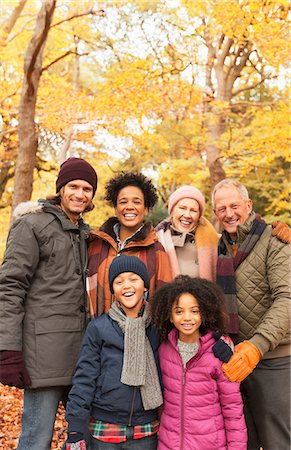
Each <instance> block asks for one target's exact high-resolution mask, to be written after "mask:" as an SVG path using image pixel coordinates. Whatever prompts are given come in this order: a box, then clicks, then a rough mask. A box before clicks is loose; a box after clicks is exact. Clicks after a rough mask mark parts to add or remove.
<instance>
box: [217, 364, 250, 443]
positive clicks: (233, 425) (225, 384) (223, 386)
mask: <svg viewBox="0 0 291 450" xmlns="http://www.w3.org/2000/svg"><path fill="white" fill-rule="evenodd" d="M216 376H217V378H216V381H217V388H218V395H219V400H220V405H221V409H222V415H223V418H224V425H225V432H226V441H227V449H228V450H246V449H247V429H246V424H245V418H244V414H243V402H242V398H241V393H240V385H239V383H231V382H230V381H229V380H228V379H227V378H226V377H225V375H224V374H223V372H222V370H221V369H217V375H216Z"/></svg>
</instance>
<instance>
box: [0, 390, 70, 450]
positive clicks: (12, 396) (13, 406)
mask: <svg viewBox="0 0 291 450" xmlns="http://www.w3.org/2000/svg"><path fill="white" fill-rule="evenodd" d="M22 405H23V390H21V389H17V388H15V387H9V386H3V385H2V384H0V450H15V449H16V448H17V442H18V437H19V433H20V430H21V413H22ZM65 438H66V421H65V419H64V409H63V407H62V406H60V408H59V410H58V412H57V417H56V421H55V432H54V436H53V442H52V450H60V449H61V448H62V445H63V443H64V441H65Z"/></svg>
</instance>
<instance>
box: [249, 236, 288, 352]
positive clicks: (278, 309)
mask: <svg viewBox="0 0 291 450" xmlns="http://www.w3.org/2000/svg"><path fill="white" fill-rule="evenodd" d="M290 255H291V245H290V244H284V243H282V242H280V241H279V240H278V239H277V238H276V237H270V240H269V246H268V253H267V265H266V271H267V274H266V275H267V279H268V284H269V292H270V297H271V305H270V307H269V309H268V310H267V312H266V313H265V315H264V317H263V319H262V321H261V322H260V324H259V325H258V327H257V329H256V333H255V334H254V336H253V337H252V338H251V339H250V341H251V342H252V344H254V345H255V346H256V347H257V348H258V349H259V350H260V352H261V354H262V355H264V353H266V352H267V351H270V350H274V349H275V348H276V347H277V346H278V345H279V344H280V343H281V342H282V341H283V340H284V339H285V338H286V336H287V334H288V333H289V330H290V313H291V310H290V306H291V301H290V300H291V284H290Z"/></svg>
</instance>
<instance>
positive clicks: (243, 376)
mask: <svg viewBox="0 0 291 450" xmlns="http://www.w3.org/2000/svg"><path fill="white" fill-rule="evenodd" d="M212 201H213V210H214V213H215V215H216V217H217V218H218V220H219V222H220V224H221V225H222V227H223V231H222V236H221V238H220V241H219V252H218V253H219V256H218V265H217V282H218V284H220V285H221V286H222V288H223V289H224V292H225V294H226V301H227V309H228V313H229V333H230V335H231V337H232V338H233V340H234V343H235V352H234V354H233V356H232V357H231V358H230V360H229V362H228V363H225V364H223V369H224V373H225V375H226V376H227V377H228V378H229V379H230V380H231V381H236V382H240V381H242V384H241V390H242V395H243V399H244V406H245V415H246V421H247V428H248V449H260V447H263V448H264V450H286V449H288V448H289V446H290V379H291V377H290V304H291V303H290V297H291V296H290V265H289V262H288V260H289V258H290V245H287V244H285V243H283V242H281V241H279V240H278V239H277V238H276V237H273V236H272V233H271V231H272V227H271V226H268V225H267V224H266V223H265V221H264V220H263V219H262V218H261V217H260V216H259V215H258V214H256V213H255V212H254V211H253V207H252V200H251V199H250V198H249V194H248V191H247V189H246V187H245V186H244V185H243V184H241V183H240V182H238V181H237V180H234V179H225V180H222V181H221V182H219V183H218V184H217V185H216V186H215V187H214V191H213V194H212ZM289 261H290V260H289Z"/></svg>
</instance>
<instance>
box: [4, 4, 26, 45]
mask: <svg viewBox="0 0 291 450" xmlns="http://www.w3.org/2000/svg"><path fill="white" fill-rule="evenodd" d="M26 2H27V0H20V1H19V3H18V5H17V6H16V7H15V8H14V10H13V12H12V14H11V16H10V17H9V19H8V20H7V21H6V22H4V24H3V25H2V27H1V28H0V46H2V47H3V46H5V45H6V44H7V39H8V36H9V34H10V33H11V31H12V29H13V27H14V25H15V23H16V21H17V19H18V17H19V16H20V14H21V11H22V10H23V8H24V6H25V3H26Z"/></svg>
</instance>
